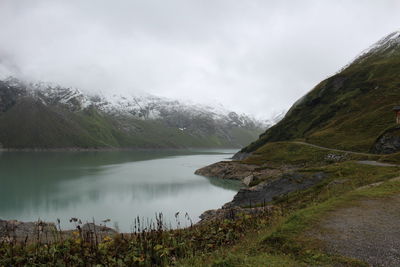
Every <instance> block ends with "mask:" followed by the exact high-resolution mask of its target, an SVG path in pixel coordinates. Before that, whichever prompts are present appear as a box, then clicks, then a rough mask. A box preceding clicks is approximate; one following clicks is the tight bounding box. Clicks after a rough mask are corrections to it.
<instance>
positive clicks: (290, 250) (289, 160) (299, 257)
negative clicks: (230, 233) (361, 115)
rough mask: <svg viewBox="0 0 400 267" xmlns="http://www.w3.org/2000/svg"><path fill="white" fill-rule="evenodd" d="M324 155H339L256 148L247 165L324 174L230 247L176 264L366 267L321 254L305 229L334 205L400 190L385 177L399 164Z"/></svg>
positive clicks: (284, 146) (290, 147)
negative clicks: (333, 158)
mask: <svg viewBox="0 0 400 267" xmlns="http://www.w3.org/2000/svg"><path fill="white" fill-rule="evenodd" d="M327 154H336V155H338V154H341V153H338V152H336V151H331V150H325V149H319V148H314V147H310V146H307V145H302V144H297V143H291V142H277V143H269V144H267V145H265V146H264V147H262V148H260V149H259V150H257V151H256V153H255V155H253V156H252V157H250V158H248V159H247V160H246V162H247V163H250V164H264V163H269V164H278V163H285V164H292V165H297V166H304V168H302V169H300V170H299V171H300V172H304V173H316V172H321V171H322V172H325V173H327V174H328V175H329V178H328V179H327V180H325V181H323V182H321V183H320V184H318V185H316V186H314V187H312V188H310V189H307V190H304V191H300V192H294V193H291V194H289V195H286V196H282V197H281V198H278V199H276V200H274V202H273V204H274V205H276V206H277V207H280V209H281V210H282V213H281V214H279V215H276V216H275V217H274V219H273V220H274V221H273V223H272V224H271V223H269V224H268V223H265V224H260V222H258V224H259V227H258V228H256V229H250V230H249V231H248V232H247V233H246V234H245V235H244V236H243V238H241V239H240V240H238V242H237V243H236V244H235V245H233V246H229V247H222V248H220V249H218V250H216V251H214V252H212V253H208V254H204V255H199V256H196V257H192V258H188V259H185V260H183V261H181V262H180V263H181V265H182V266H310V265H311V266H336V265H337V264H344V266H365V265H364V263H362V262H360V261H358V260H355V259H349V258H346V257H342V256H338V255H330V254H328V253H326V252H324V250H323V245H322V244H321V243H320V242H319V241H316V240H314V239H313V238H311V237H309V236H306V235H304V233H305V232H306V231H307V230H309V229H313V228H314V229H315V226H316V225H317V224H318V222H319V221H320V220H321V219H322V218H324V216H325V215H326V214H328V212H329V211H332V210H334V209H336V208H341V207H347V206H351V205H356V204H357V201H358V200H360V199H365V198H376V197H386V196H390V195H393V194H399V193H400V187H399V185H400V182H399V181H390V179H392V178H394V177H397V176H398V175H399V171H400V167H376V166H368V165H361V164H358V163H356V162H355V161H354V160H359V159H360V160H361V159H370V160H377V159H382V158H385V157H386V156H378V155H358V154H353V155H347V159H346V160H345V161H343V162H337V163H334V162H330V161H327V160H325V156H326V155H327ZM397 163H398V162H397ZM382 181H383V182H384V183H383V184H381V185H379V186H376V187H367V188H364V189H362V190H355V189H358V188H360V187H362V186H364V185H369V184H373V183H377V182H382Z"/></svg>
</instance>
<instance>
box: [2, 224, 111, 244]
mask: <svg viewBox="0 0 400 267" xmlns="http://www.w3.org/2000/svg"><path fill="white" fill-rule="evenodd" d="M117 233H118V232H117V231H115V230H114V229H112V228H109V227H107V226H104V225H96V224H94V223H85V224H82V225H77V226H76V229H74V230H61V228H60V227H59V226H57V225H56V224H55V223H49V222H43V221H36V222H21V221H17V220H0V242H24V243H38V242H39V243H52V242H56V241H58V240H65V239H67V238H71V237H73V236H76V235H79V236H81V237H85V238H86V239H99V240H101V239H103V238H104V237H106V236H114V235H115V234H117Z"/></svg>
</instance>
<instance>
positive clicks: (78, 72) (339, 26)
mask: <svg viewBox="0 0 400 267" xmlns="http://www.w3.org/2000/svg"><path fill="white" fill-rule="evenodd" d="M0 25H1V29H0V33H1V34H0V65H1V67H0V75H2V76H4V75H8V74H13V75H16V76H19V77H23V78H25V79H28V80H43V81H51V82H56V83H59V84H61V85H64V86H73V87H77V88H81V89H84V90H88V91H91V92H94V91H97V90H102V91H112V92H116V93H118V92H124V93H126V92H132V93H135V92H148V93H151V94H155V95H159V96H166V97H170V98H181V99H182V98H183V99H191V100H193V101H195V102H219V103H222V104H223V105H224V106H226V107H228V108H231V109H234V110H236V111H239V112H246V113H250V114H253V115H256V116H258V117H269V116H271V114H273V113H274V112H278V111H280V110H282V109H287V108H288V107H290V105H291V104H292V103H293V102H294V101H296V100H297V99H298V98H299V97H301V96H302V95H303V94H305V93H306V92H307V91H309V90H310V89H312V87H313V86H315V85H316V84H317V83H318V82H319V81H321V80H322V79H324V78H326V77H328V76H330V75H332V74H334V73H335V72H336V71H337V70H339V69H340V68H341V67H342V66H344V65H345V64H346V63H348V62H349V61H351V60H352V59H353V58H354V57H355V56H356V55H357V54H359V53H360V52H361V51H362V50H364V49H365V48H367V47H368V46H370V45H371V44H372V43H374V42H376V41H377V40H378V39H380V38H381V37H383V36H385V35H387V34H389V33H390V32H393V31H395V30H399V28H400V0H350V1H349V0H301V1H300V0H299V1H296V0H292V1H285V0H276V1H271V0H114V1H110V0H64V1H61V0H0Z"/></svg>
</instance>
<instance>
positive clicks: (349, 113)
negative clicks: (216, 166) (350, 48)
mask: <svg viewBox="0 0 400 267" xmlns="http://www.w3.org/2000/svg"><path fill="white" fill-rule="evenodd" d="M399 73H400V32H399V31H395V32H393V33H391V34H389V35H387V36H386V37H384V38H382V39H381V40H379V41H378V42H376V43H375V44H374V45H372V46H371V47H370V48H368V49H367V50H365V51H364V52H362V53H361V54H360V55H359V56H357V57H356V58H355V60H354V61H352V62H351V63H350V64H348V65H347V66H346V67H344V68H343V69H342V70H341V71H340V72H338V73H336V74H335V75H333V76H331V77H329V78H327V79H325V80H323V81H322V82H320V83H319V84H318V85H316V86H315V87H314V88H313V89H312V90H311V91H309V92H308V93H307V94H305V95H304V96H303V97H301V98H300V99H299V100H298V101H296V102H295V103H294V104H293V106H292V107H291V108H290V109H289V111H288V112H287V113H286V115H285V116H284V118H283V119H282V120H281V121H280V122H279V123H277V124H276V125H274V126H272V127H271V128H269V129H267V131H266V132H264V133H263V134H262V135H261V136H260V138H259V139H258V140H257V141H255V142H253V143H251V144H250V145H248V146H247V147H245V148H243V149H242V150H241V152H240V153H238V154H237V155H236V158H240V157H241V155H246V154H248V153H252V152H254V151H256V150H257V149H258V148H260V147H262V146H263V145H265V144H266V143H269V142H276V141H289V140H296V139H299V140H302V141H305V142H308V143H311V144H315V145H320V146H325V147H328V148H337V149H344V150H353V151H358V152H369V151H373V148H374V146H375V143H376V142H377V138H378V137H379V136H380V135H382V133H384V132H385V131H386V130H388V129H391V128H392V127H394V126H395V119H394V114H393V111H392V108H393V106H396V105H398V104H399V103H400V75H399ZM398 149H400V147H399V148H398Z"/></svg>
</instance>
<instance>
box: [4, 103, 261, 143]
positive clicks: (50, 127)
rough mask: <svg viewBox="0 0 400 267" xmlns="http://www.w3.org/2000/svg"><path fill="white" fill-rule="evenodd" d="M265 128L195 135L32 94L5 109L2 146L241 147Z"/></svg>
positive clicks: (213, 131)
mask: <svg viewBox="0 0 400 267" xmlns="http://www.w3.org/2000/svg"><path fill="white" fill-rule="evenodd" d="M259 133H260V129H248V128H239V127H231V128H229V129H224V131H221V130H220V131H217V130H213V129H212V130H210V131H209V132H207V133H202V134H197V135H196V134H190V133H186V132H184V131H181V130H179V129H178V128H176V127H169V126H168V125H166V124H165V123H163V121H160V120H141V119H135V118H133V117H127V116H111V115H108V114H105V113H101V112H99V111H98V110H96V109H95V108H90V107H89V108H87V109H83V110H80V111H75V112H73V111H70V110H69V109H67V108H65V107H63V106H62V105H45V104H43V103H41V102H40V101H37V100H35V99H33V98H30V97H24V98H21V99H19V100H18V101H17V102H16V103H13V104H12V105H10V107H7V109H6V110H4V112H0V147H3V148H17V149H23V148H31V149H34V148H37V149H49V148H184V147H210V148H211V147H241V146H244V145H245V144H246V143H248V142H250V141H251V140H255V139H256V138H257V135H258V134H259Z"/></svg>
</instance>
